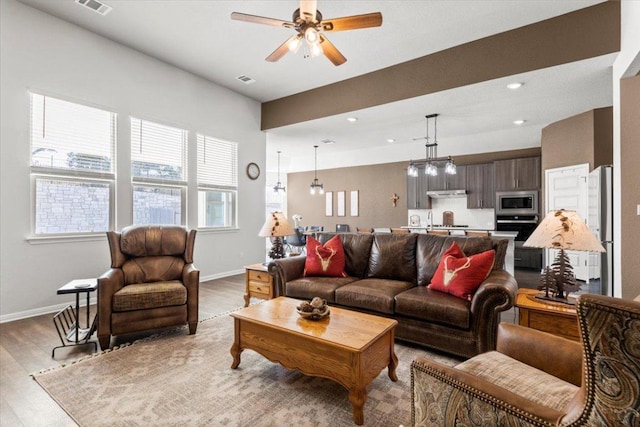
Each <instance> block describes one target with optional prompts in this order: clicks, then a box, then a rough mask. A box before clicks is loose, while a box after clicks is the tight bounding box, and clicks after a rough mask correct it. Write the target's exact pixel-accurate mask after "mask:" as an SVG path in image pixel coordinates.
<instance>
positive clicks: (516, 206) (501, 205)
mask: <svg viewBox="0 0 640 427" xmlns="http://www.w3.org/2000/svg"><path fill="white" fill-rule="evenodd" d="M537 214H538V191H536V190H532V191H499V192H497V193H496V215H537Z"/></svg>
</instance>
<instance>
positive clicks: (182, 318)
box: [97, 225, 200, 349]
mask: <svg viewBox="0 0 640 427" xmlns="http://www.w3.org/2000/svg"><path fill="white" fill-rule="evenodd" d="M195 237H196V230H190V231H187V230H186V229H184V228H183V227H178V226H160V225H148V226H147V225H144V226H130V227H126V228H124V229H122V231H121V232H115V231H109V232H107V239H108V241H109V248H110V250H111V268H110V269H109V270H108V271H107V272H105V273H104V274H103V275H102V276H101V277H100V278H98V328H97V329H98V341H99V343H100V348H102V349H106V348H109V345H110V342H111V336H113V335H120V334H125V333H131V332H139V331H145V330H150V329H156V328H164V327H168V326H177V325H184V324H185V323H188V324H189V333H190V334H195V332H196V328H197V326H198V286H199V280H200V271H199V270H197V269H196V268H195V267H194V265H193V246H194V242H195Z"/></svg>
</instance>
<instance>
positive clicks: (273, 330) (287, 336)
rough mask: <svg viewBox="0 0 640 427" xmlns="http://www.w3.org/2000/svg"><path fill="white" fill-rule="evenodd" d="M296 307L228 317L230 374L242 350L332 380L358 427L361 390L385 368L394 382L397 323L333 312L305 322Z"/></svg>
mask: <svg viewBox="0 0 640 427" xmlns="http://www.w3.org/2000/svg"><path fill="white" fill-rule="evenodd" d="M299 304H300V301H299V300H296V299H291V298H286V297H278V298H275V299H272V300H268V301H265V302H263V303H261V304H256V305H253V306H251V307H246V308H243V309H241V310H238V311H236V312H234V313H232V314H231V316H233V318H234V322H235V339H234V342H233V346H232V347H231V355H232V356H233V363H232V364H231V368H232V369H235V368H237V367H238V365H240V353H242V351H243V350H245V349H251V350H254V351H256V352H258V353H260V354H261V355H263V356H264V357H266V358H267V359H269V360H270V361H272V362H277V363H280V364H281V365H282V366H284V367H285V368H288V369H297V370H299V371H301V372H302V373H303V374H305V375H311V376H317V377H324V378H329V379H331V380H334V381H336V382H338V383H340V384H342V385H343V386H344V387H345V388H346V389H347V390H349V400H350V401H351V405H352V406H353V420H354V422H355V423H356V424H358V425H361V424H362V423H363V422H364V413H363V408H364V403H365V401H366V400H367V390H366V387H367V386H368V385H369V384H370V383H371V381H373V379H374V378H376V377H377V376H378V375H379V374H380V372H381V371H382V370H383V369H384V368H385V367H388V370H389V378H391V380H392V381H397V380H398V377H397V376H396V367H397V366H398V358H397V357H396V354H395V352H394V347H393V345H394V333H395V332H394V331H395V327H396V325H397V324H398V322H397V321H395V320H393V319H387V318H384V317H378V316H373V315H370V314H364V313H358V312H355V311H350V310H345V309H340V308H334V307H332V308H331V315H330V316H329V317H326V318H324V319H321V320H318V321H313V320H307V319H303V318H301V317H300V316H298V313H296V307H297V306H298V305H299Z"/></svg>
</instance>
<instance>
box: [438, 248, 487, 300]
mask: <svg viewBox="0 0 640 427" xmlns="http://www.w3.org/2000/svg"><path fill="white" fill-rule="evenodd" d="M494 260H495V251H494V250H493V249H491V250H488V251H484V252H481V253H479V254H475V255H470V256H468V257H467V256H465V254H464V252H462V249H460V246H458V244H457V243H456V242H453V243H452V244H451V246H450V247H449V249H447V251H446V252H445V253H444V254H443V255H442V259H441V260H440V263H439V264H438V269H437V270H436V272H435V274H434V275H433V277H432V278H431V284H430V285H429V289H432V290H434V291H440V292H446V293H448V294H451V295H455V296H457V297H458V298H464V299H467V300H471V298H472V297H473V294H474V293H475V292H476V290H477V289H478V287H479V286H480V284H481V283H482V281H483V280H484V279H486V278H487V276H488V275H489V272H491V268H492V267H493V261H494Z"/></svg>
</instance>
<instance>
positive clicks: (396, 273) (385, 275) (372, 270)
mask: <svg viewBox="0 0 640 427" xmlns="http://www.w3.org/2000/svg"><path fill="white" fill-rule="evenodd" d="M417 236H418V235H417V234H391V233H389V234H385V233H378V234H375V236H374V239H373V245H372V246H371V256H370V257H369V268H368V271H367V277H368V278H376V279H391V280H398V281H403V282H410V283H416V238H417Z"/></svg>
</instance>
